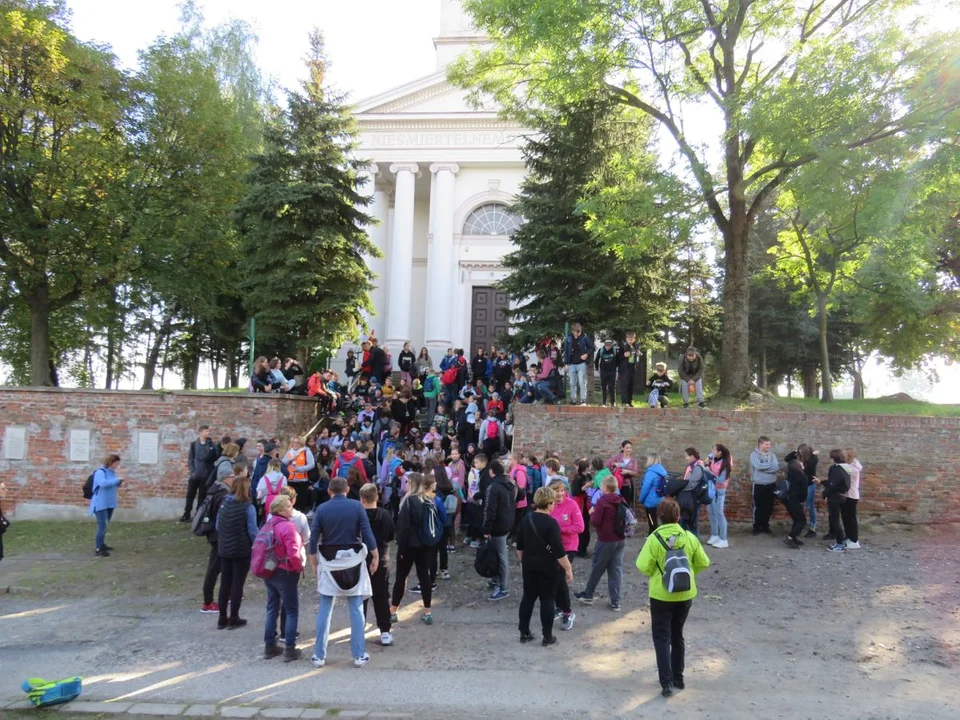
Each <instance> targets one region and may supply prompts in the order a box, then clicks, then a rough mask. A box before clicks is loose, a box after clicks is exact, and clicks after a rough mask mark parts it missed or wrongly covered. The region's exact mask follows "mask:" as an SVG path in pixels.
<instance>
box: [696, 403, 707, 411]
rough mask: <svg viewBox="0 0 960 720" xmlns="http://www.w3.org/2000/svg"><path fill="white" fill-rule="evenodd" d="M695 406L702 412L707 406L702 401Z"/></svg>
mask: <svg viewBox="0 0 960 720" xmlns="http://www.w3.org/2000/svg"><path fill="white" fill-rule="evenodd" d="M697 405H699V406H700V409H701V410H703V409H704V408H705V407H706V406H707V404H706V403H705V402H703V401H700V402H698V403H697Z"/></svg>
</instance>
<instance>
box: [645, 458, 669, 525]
mask: <svg viewBox="0 0 960 720" xmlns="http://www.w3.org/2000/svg"><path fill="white" fill-rule="evenodd" d="M666 482H667V469H666V468H665V467H664V466H663V463H662V462H661V460H660V455H658V454H657V453H650V454H649V455H647V470H646V472H645V473H644V475H643V484H642V485H641V486H640V502H642V503H643V509H644V510H645V511H646V513H647V525H649V526H650V532H651V533H652V532H653V531H654V529H655V528H656V527H657V505H659V504H660V502H661V501H662V500H663V495H661V494H660V493H659V492H657V491H658V489H659V488H660V486H661V485H665V484H666Z"/></svg>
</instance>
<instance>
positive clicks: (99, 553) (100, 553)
mask: <svg viewBox="0 0 960 720" xmlns="http://www.w3.org/2000/svg"><path fill="white" fill-rule="evenodd" d="M94 554H95V555H96V556H97V557H110V552H109V551H108V550H104V549H103V548H100V549H99V550H97V551H96V552H95V553H94Z"/></svg>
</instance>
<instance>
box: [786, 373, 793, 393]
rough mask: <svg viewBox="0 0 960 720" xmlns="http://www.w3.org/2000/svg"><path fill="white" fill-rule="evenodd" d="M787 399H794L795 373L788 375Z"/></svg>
mask: <svg viewBox="0 0 960 720" xmlns="http://www.w3.org/2000/svg"><path fill="white" fill-rule="evenodd" d="M787 397H788V398H792V397H793V373H790V374H789V375H787Z"/></svg>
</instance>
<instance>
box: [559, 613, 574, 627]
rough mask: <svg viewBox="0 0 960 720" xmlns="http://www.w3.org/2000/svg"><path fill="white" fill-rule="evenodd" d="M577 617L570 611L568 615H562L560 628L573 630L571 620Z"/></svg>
mask: <svg viewBox="0 0 960 720" xmlns="http://www.w3.org/2000/svg"><path fill="white" fill-rule="evenodd" d="M576 619H577V614H576V613H573V612H572V613H570V614H569V615H564V616H563V621H562V622H561V623H560V629H561V630H573V621H574V620H576Z"/></svg>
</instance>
